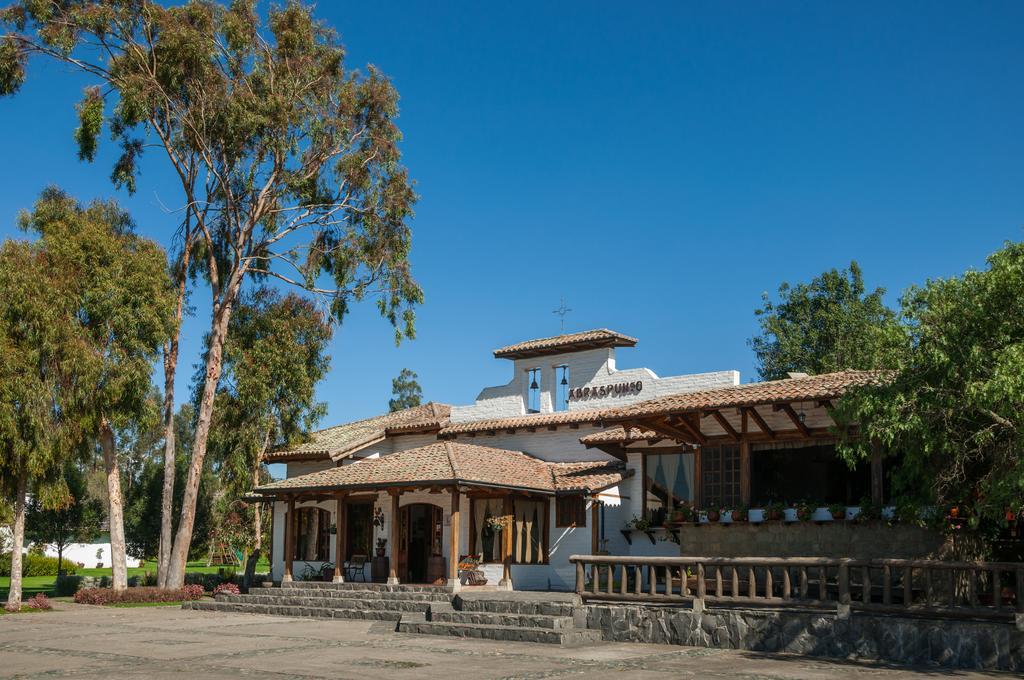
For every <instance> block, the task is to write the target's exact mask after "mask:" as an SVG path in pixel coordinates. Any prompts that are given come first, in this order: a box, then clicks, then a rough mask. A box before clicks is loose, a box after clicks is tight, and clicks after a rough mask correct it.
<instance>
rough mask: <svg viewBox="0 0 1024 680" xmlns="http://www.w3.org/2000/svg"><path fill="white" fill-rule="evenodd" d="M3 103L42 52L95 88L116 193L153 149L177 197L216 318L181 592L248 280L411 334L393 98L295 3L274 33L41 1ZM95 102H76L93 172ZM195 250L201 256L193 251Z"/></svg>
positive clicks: (3, 68)
mask: <svg viewBox="0 0 1024 680" xmlns="http://www.w3.org/2000/svg"><path fill="white" fill-rule="evenodd" d="M0 21H2V22H3V24H4V26H5V27H6V29H7V31H8V32H7V34H6V35H5V36H4V37H3V39H2V42H0V44H2V45H3V48H2V49H0V94H9V93H13V92H15V91H17V89H18V88H19V87H20V86H21V84H22V83H23V81H24V77H25V69H24V66H25V63H26V61H27V59H28V57H30V56H32V55H37V56H38V55H41V56H45V57H48V58H51V59H55V60H58V61H60V62H63V63H65V64H68V65H71V66H72V67H74V68H76V69H78V70H79V71H81V72H84V73H85V74H87V75H88V76H89V77H90V78H93V79H95V83H94V84H95V85H99V86H101V89H100V90H99V91H98V93H99V96H100V97H101V98H102V99H103V110H104V111H105V112H106V111H109V113H105V114H104V116H105V117H104V121H103V124H104V127H106V128H107V129H108V130H109V131H110V133H111V135H112V136H113V138H114V139H115V140H116V142H117V143H118V145H119V146H120V149H121V153H120V156H119V158H118V160H117V161H116V163H115V164H114V168H113V170H112V173H111V179H112V181H113V182H114V183H115V184H116V185H118V186H123V187H125V188H126V189H128V190H129V191H133V190H134V189H135V186H136V181H137V177H138V174H139V170H140V168H141V165H140V158H141V155H142V153H143V150H144V148H146V146H147V144H148V143H150V142H155V144H156V145H157V146H158V147H160V148H162V150H163V151H164V153H165V155H166V157H167V161H168V162H169V163H170V164H171V166H172V167H173V168H174V170H175V173H176V176H177V177H178V179H179V181H180V186H181V189H182V211H181V215H182V222H181V224H180V225H179V227H181V229H183V230H184V233H185V234H194V235H195V238H196V240H195V242H194V243H191V242H190V240H189V239H188V238H186V239H185V240H186V241H189V243H187V244H186V245H185V248H186V250H187V251H188V252H192V250H191V248H194V249H195V251H194V252H195V256H196V258H197V260H198V261H201V262H202V267H203V274H204V276H205V277H206V280H207V281H208V282H209V285H210V291H211V307H212V314H211V320H210V342H209V348H210V351H209V352H208V354H207V365H206V368H205V381H204V382H205V386H206V391H205V392H204V394H203V396H202V399H201V401H200V405H199V409H198V414H197V426H196V438H195V441H194V443H193V447H192V455H193V461H192V462H193V465H192V468H191V469H190V473H189V477H188V480H187V483H186V484H187V488H186V496H185V505H184V508H183V515H182V517H181V521H180V522H179V530H178V533H177V536H176V538H175V541H174V549H173V555H172V557H171V559H170V565H169V572H170V574H169V578H170V581H169V585H180V583H181V581H182V578H183V574H184V561H185V557H184V554H185V551H186V550H187V544H188V543H189V542H190V540H191V532H192V519H193V518H192V508H194V504H195V499H196V497H197V494H198V484H199V478H200V475H201V471H202V469H203V459H204V457H205V454H206V443H207V437H208V433H209V427H210V422H211V418H212V412H213V409H214V397H215V392H216V387H217V382H218V380H219V378H220V371H221V359H222V356H221V353H222V346H223V342H224V339H225V337H226V334H227V326H228V323H229V320H230V317H231V314H232V311H233V307H234V305H235V303H236V302H237V300H238V298H239V295H240V294H241V293H242V289H243V284H245V283H246V282H247V281H251V280H254V279H256V280H258V279H265V278H271V277H273V278H277V279H279V280H280V281H283V282H286V283H289V284H293V285H295V286H297V287H299V288H302V289H304V290H306V291H308V292H312V293H315V294H318V295H321V296H323V297H324V298H325V300H326V302H327V303H328V304H329V308H330V309H331V312H332V314H333V316H334V317H335V318H337V319H339V320H340V319H341V318H342V317H343V316H344V314H345V313H346V312H347V310H348V308H349V305H350V303H351V302H352V301H359V300H362V299H364V298H366V297H367V296H370V295H372V296H374V297H375V298H376V300H377V306H378V310H379V312H380V313H381V314H382V315H383V316H384V317H385V318H386V319H387V320H388V321H389V322H390V323H391V324H392V325H393V326H394V327H395V339H396V342H397V341H399V340H400V339H401V338H402V337H413V334H414V318H415V317H414V311H413V309H414V306H415V305H417V304H419V303H420V302H422V291H421V290H420V288H419V286H418V285H417V284H416V282H415V281H414V280H413V278H412V275H411V272H410V267H409V262H408V254H409V248H410V244H411V235H410V230H409V227H408V225H407V221H408V219H409V218H410V217H411V215H412V207H413V204H414V202H415V199H416V196H415V194H414V192H413V189H412V183H411V181H410V180H409V177H408V173H407V172H406V170H405V168H404V167H403V166H402V164H401V156H400V152H399V147H398V143H399V141H400V139H401V134H400V132H399V130H398V127H397V126H396V125H395V123H394V119H395V117H396V116H397V113H398V105H397V104H398V96H397V93H396V91H395V89H394V88H393V87H392V86H391V83H390V82H389V81H388V80H387V78H385V77H384V76H383V75H382V74H381V73H380V72H379V71H377V70H376V69H374V68H373V67H370V68H368V69H367V72H366V73H365V74H360V73H358V72H354V71H349V70H346V68H345V64H344V50H343V48H342V46H341V43H340V41H339V39H338V37H337V35H336V34H335V32H334V31H332V30H331V29H329V28H328V27H326V26H325V25H323V24H322V23H320V22H318V21H317V20H316V19H315V18H314V17H313V15H312V12H311V10H310V9H308V8H306V7H303V6H302V5H300V4H298V3H297V2H289V3H287V4H285V5H284V6H282V7H278V8H274V9H271V10H270V12H269V13H268V15H267V20H266V21H265V22H263V21H262V20H261V18H260V16H259V14H258V13H257V12H256V8H255V3H254V2H252V1H251V0H249V1H247V0H235V1H234V2H232V3H231V4H230V6H228V7H224V6H222V5H219V4H215V3H212V2H206V1H203V0H193V1H192V2H189V3H187V4H185V5H182V6H178V7H164V6H162V5H160V4H158V3H156V2H152V1H151V0H103V1H100V0H93V1H84V2H36V1H35V0H21V1H20V2H16V3H15V4H13V5H12V6H11V7H9V8H8V9H6V10H4V11H3V14H2V15H0ZM96 96H97V90H95V89H87V90H86V93H85V98H84V100H83V102H82V104H81V105H80V109H79V111H80V125H79V129H78V133H77V135H76V136H77V138H78V140H79V147H80V153H81V155H82V157H83V158H89V157H91V156H92V154H93V153H94V149H93V143H94V141H95V140H97V139H98V136H99V134H100V131H101V130H102V128H100V129H99V130H98V129H97V128H96V126H95V125H94V121H95V114H96V112H97V109H98V106H97V104H96ZM190 246H191V247H190Z"/></svg>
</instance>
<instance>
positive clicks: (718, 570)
mask: <svg viewBox="0 0 1024 680" xmlns="http://www.w3.org/2000/svg"><path fill="white" fill-rule="evenodd" d="M569 560H570V562H572V563H574V564H575V565H576V592H577V593H579V595H580V596H581V597H582V598H583V599H584V600H587V601H600V600H603V601H618V602H646V603H657V604H672V603H692V604H693V606H694V608H699V609H703V608H704V606H705V605H706V604H710V605H722V606H728V605H732V606H761V607H764V606H769V607H803V608H813V609H832V610H835V611H836V612H837V613H838V614H839V616H847V615H848V614H849V612H850V611H851V610H861V611H868V612H884V613H897V614H909V615H924V616H937V617H965V618H985V619H1014V618H1015V615H1016V619H1017V620H1018V621H1022V620H1024V564H1021V563H1006V562H944V561H939V560H856V559H831V558H815V557H788V558H785V557H775V558H772V557H737V558H724V557H614V556H606V555H573V556H572V557H570V558H569Z"/></svg>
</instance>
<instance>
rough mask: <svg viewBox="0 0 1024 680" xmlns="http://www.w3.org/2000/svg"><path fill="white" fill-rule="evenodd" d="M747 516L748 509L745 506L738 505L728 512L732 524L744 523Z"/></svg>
mask: <svg viewBox="0 0 1024 680" xmlns="http://www.w3.org/2000/svg"><path fill="white" fill-rule="evenodd" d="M749 514H750V508H748V507H747V506H745V505H738V506H736V507H735V508H733V509H732V510H730V511H729V517H730V519H732V521H733V522H746V521H747V518H748V515H749Z"/></svg>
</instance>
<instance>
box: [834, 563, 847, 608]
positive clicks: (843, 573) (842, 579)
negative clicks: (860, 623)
mask: <svg viewBox="0 0 1024 680" xmlns="http://www.w3.org/2000/svg"><path fill="white" fill-rule="evenodd" d="M837 578H838V583H839V601H838V602H837V603H836V618H837V619H848V618H850V567H849V565H848V564H846V562H845V561H843V562H842V563H840V565H839V575H838V577H837Z"/></svg>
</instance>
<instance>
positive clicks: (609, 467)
mask: <svg viewBox="0 0 1024 680" xmlns="http://www.w3.org/2000/svg"><path fill="white" fill-rule="evenodd" d="M548 465H549V466H551V471H552V473H553V474H554V477H555V491H557V492H567V491H583V492H587V493H592V492H595V491H601V490H603V489H607V488H608V487H610V486H615V485H616V484H619V483H620V482H621V481H622V480H623V479H626V478H627V477H630V476H632V474H633V471H632V470H627V469H626V466H625V465H624V464H623V463H620V462H619V461H611V462H585V463H548Z"/></svg>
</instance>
